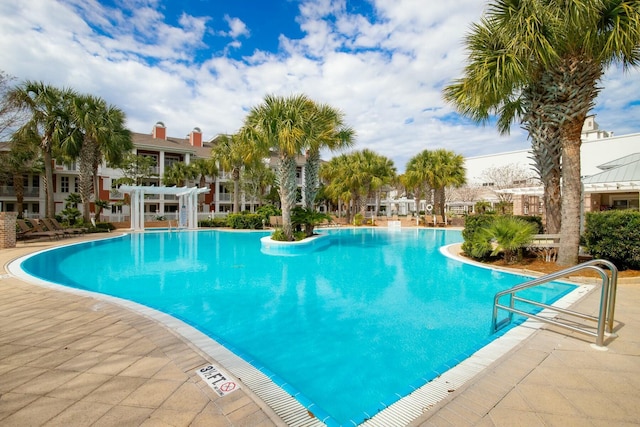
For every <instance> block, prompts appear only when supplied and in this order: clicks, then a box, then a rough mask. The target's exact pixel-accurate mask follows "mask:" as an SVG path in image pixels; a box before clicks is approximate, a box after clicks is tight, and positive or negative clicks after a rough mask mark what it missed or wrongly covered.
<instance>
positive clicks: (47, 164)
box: [42, 151, 56, 218]
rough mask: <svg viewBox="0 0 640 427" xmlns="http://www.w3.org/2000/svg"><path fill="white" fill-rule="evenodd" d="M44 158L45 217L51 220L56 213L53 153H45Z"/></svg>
mask: <svg viewBox="0 0 640 427" xmlns="http://www.w3.org/2000/svg"><path fill="white" fill-rule="evenodd" d="M42 157H43V160H44V189H45V195H46V202H45V208H44V215H45V217H46V218H51V217H52V216H53V215H55V213H56V210H55V209H56V208H55V204H54V202H53V158H52V156H51V151H44V152H43V153H42Z"/></svg>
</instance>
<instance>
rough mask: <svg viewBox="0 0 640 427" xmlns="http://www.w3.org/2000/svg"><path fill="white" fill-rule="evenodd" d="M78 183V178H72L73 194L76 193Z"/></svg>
mask: <svg viewBox="0 0 640 427" xmlns="http://www.w3.org/2000/svg"><path fill="white" fill-rule="evenodd" d="M78 182H80V180H79V179H78V178H73V192H74V193H78Z"/></svg>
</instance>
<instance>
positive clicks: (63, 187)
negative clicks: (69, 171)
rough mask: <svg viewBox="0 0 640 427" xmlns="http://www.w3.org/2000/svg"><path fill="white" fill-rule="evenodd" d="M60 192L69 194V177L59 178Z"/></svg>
mask: <svg viewBox="0 0 640 427" xmlns="http://www.w3.org/2000/svg"><path fill="white" fill-rule="evenodd" d="M60 192H61V193H68V192H69V177H68V176H61V177H60Z"/></svg>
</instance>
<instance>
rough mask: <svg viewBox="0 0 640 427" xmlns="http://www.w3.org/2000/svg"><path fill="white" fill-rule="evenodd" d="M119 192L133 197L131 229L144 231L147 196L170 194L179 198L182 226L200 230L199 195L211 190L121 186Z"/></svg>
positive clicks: (179, 213) (179, 214) (179, 215)
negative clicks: (145, 198)
mask: <svg viewBox="0 0 640 427" xmlns="http://www.w3.org/2000/svg"><path fill="white" fill-rule="evenodd" d="M119 191H121V192H122V193H127V194H130V195H131V229H132V230H136V231H142V230H144V196H145V194H169V195H173V196H176V197H178V198H179V201H178V203H179V205H178V210H179V212H178V218H179V223H180V226H185V227H187V228H189V229H196V228H198V211H197V205H198V195H199V194H205V193H208V192H209V191H210V190H209V189H208V188H198V187H191V188H189V187H156V186H149V185H121V186H120V188H119ZM183 212H184V213H183ZM183 219H184V221H183ZM183 222H184V223H183Z"/></svg>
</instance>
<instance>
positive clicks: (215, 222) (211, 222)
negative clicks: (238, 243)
mask: <svg viewBox="0 0 640 427" xmlns="http://www.w3.org/2000/svg"><path fill="white" fill-rule="evenodd" d="M226 226H227V218H211V219H203V220H201V221H198V227H226Z"/></svg>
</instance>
